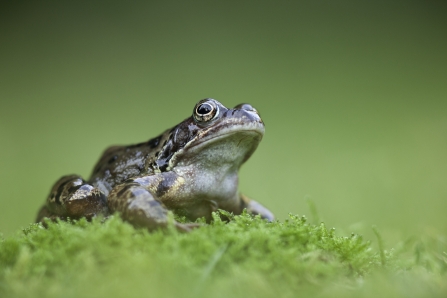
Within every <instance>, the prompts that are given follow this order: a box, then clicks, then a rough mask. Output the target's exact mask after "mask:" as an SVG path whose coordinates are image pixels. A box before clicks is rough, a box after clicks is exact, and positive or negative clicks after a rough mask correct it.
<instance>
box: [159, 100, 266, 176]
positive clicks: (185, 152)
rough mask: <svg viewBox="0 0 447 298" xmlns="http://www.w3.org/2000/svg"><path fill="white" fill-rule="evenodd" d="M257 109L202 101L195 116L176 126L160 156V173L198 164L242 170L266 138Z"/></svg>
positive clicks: (215, 101)
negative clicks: (264, 137) (263, 138)
mask: <svg viewBox="0 0 447 298" xmlns="http://www.w3.org/2000/svg"><path fill="white" fill-rule="evenodd" d="M264 130H265V129H264V123H263V122H262V119H261V117H260V116H259V114H258V112H257V111H256V109H255V108H253V107H252V106H251V105H249V104H239V105H237V106H235V107H234V108H232V109H228V108H226V107H225V106H224V105H222V104H221V103H220V102H218V101H217V100H215V99H212V98H207V99H203V100H201V101H199V102H198V103H197V104H196V105H195V107H194V109H193V113H192V116H191V117H189V118H187V119H186V120H185V121H183V122H182V123H180V124H179V125H177V126H175V127H174V128H173V129H171V131H170V137H169V140H168V142H167V143H166V145H165V146H164V147H163V149H162V151H161V152H160V155H159V156H158V160H157V165H158V167H159V168H160V170H162V171H163V170H170V169H172V168H174V167H176V166H188V165H196V166H197V167H199V168H200V169H203V170H206V169H216V170H217V169H218V168H232V169H236V170H237V169H238V168H239V167H240V166H241V164H242V163H244V162H245V161H246V160H247V159H248V158H249V157H250V156H251V154H252V153H253V152H254V151H255V149H256V147H257V146H258V144H259V142H260V141H261V139H262V136H263V135H264Z"/></svg>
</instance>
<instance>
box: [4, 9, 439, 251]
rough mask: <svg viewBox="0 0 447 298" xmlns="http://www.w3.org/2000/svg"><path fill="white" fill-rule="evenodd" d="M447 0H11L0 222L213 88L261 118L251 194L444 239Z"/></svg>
mask: <svg viewBox="0 0 447 298" xmlns="http://www.w3.org/2000/svg"><path fill="white" fill-rule="evenodd" d="M445 3H446V2H445V1H439V2H435V1H424V2H422V1H384V2H379V1H369V2H367V1H350V2H348V1H306V2H298V1H271V2H267V1H244V2H240V1H222V2H218V1H190V2H184V1H176V2H173V1H146V2H132V1H130V2H127V1H121V2H112V1H107V2H106V1H104V2H102V3H97V2H92V1H85V2H82V1H73V2H72V3H70V2H62V1H55V2H41V1H39V2H37V1H27V2H25V1H14V2H13V3H12V4H5V3H3V4H1V5H2V6H1V7H0V37H1V44H0V100H1V104H0V136H1V147H0V166H1V169H0V175H1V177H0V178H1V188H0V232H2V233H4V234H5V235H10V234H11V233H13V232H14V231H16V230H18V229H19V228H21V227H25V226H26V225H27V224H28V223H30V222H32V221H33V220H34V217H35V215H36V212H37V210H38V208H39V206H40V205H41V204H43V202H44V200H45V197H46V195H47V194H48V192H49V189H50V187H51V186H52V184H53V183H54V182H55V181H56V180H57V179H58V178H59V177H60V176H62V175H65V174H70V173H78V174H81V175H83V176H84V177H88V176H89V174H90V171H91V170H92V167H93V165H94V163H95V162H96V160H97V159H98V158H99V155H100V154H101V152H102V150H103V149H105V148H106V147H107V146H109V145H112V144H126V143H136V142H141V141H144V140H147V139H149V138H151V137H153V136H155V135H157V134H158V133H160V132H162V131H163V130H165V129H167V128H169V127H171V126H173V125H175V124H177V123H178V122H180V121H181V120H183V119H184V118H186V117H188V116H189V115H190V113H191V111H192V108H193V106H194V104H195V103H196V102H197V101H198V100H199V99H202V98H205V97H213V98H216V99H218V100H220V101H221V102H222V103H223V104H224V105H227V106H234V105H236V104H238V103H240V102H249V103H251V104H252V105H253V106H255V107H256V108H257V109H258V110H259V111H260V112H261V115H262V117H263V119H264V121H265V123H266V135H265V138H264V140H263V142H262V143H261V145H260V147H259V149H258V151H257V152H256V153H255V155H254V156H253V157H252V158H251V159H250V160H249V162H248V163H247V164H246V165H245V166H244V167H243V168H242V172H241V179H240V181H241V189H242V191H243V192H244V193H246V194H247V195H249V196H251V197H253V198H256V199H257V200H258V201H260V202H262V203H264V204H265V205H266V206H268V207H269V208H270V209H271V210H272V211H273V212H274V213H275V214H276V215H277V216H278V218H279V219H281V220H283V219H285V218H286V216H287V214H288V213H289V212H291V213H295V214H306V215H309V216H310V211H309V208H308V206H307V204H306V199H307V198H311V199H312V200H313V201H314V202H315V204H316V205H317V208H318V210H319V213H320V216H321V219H322V220H324V221H325V222H326V223H327V224H328V225H329V226H334V227H336V228H337V229H339V230H342V231H346V232H359V233H363V234H365V235H366V236H367V237H370V236H371V233H370V230H371V229H370V227H371V225H373V224H376V225H378V227H379V229H380V230H382V231H383V232H384V234H385V237H386V240H387V241H388V244H390V245H393V244H394V243H395V242H396V241H398V240H399V239H404V238H405V237H408V236H411V235H416V234H417V233H421V232H422V233H427V232H429V233H432V232H435V233H442V234H444V233H446V232H447V218H446V212H447V17H446V16H447V14H446V13H447V6H446V5H445Z"/></svg>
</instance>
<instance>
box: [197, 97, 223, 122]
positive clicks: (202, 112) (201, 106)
mask: <svg viewBox="0 0 447 298" xmlns="http://www.w3.org/2000/svg"><path fill="white" fill-rule="evenodd" d="M218 114H219V109H218V107H217V106H216V104H215V103H214V102H212V101H200V102H199V103H198V104H197V105H196V107H195V108H194V113H193V116H194V119H195V120H196V121H197V122H206V121H210V120H212V119H214V118H216V117H217V115H218Z"/></svg>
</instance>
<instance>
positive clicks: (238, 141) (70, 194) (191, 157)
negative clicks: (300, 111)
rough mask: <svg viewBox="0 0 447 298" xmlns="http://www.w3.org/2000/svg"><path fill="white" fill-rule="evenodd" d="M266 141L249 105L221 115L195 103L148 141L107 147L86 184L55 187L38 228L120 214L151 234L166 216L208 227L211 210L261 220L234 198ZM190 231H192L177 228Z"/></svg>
mask: <svg viewBox="0 0 447 298" xmlns="http://www.w3.org/2000/svg"><path fill="white" fill-rule="evenodd" d="M263 135H264V123H263V122H262V120H261V118H260V116H259V114H258V112H257V111H256V109H254V108H253V107H252V106H251V105H249V104H240V105H238V106H236V107H235V108H233V109H227V108H226V107H224V106H223V105H222V104H221V103H220V102H218V101H217V100H214V99H211V98H207V99H203V100H201V101H199V102H198V103H197V104H196V106H195V107H194V110H193V114H192V116H191V117H189V118H187V119H186V120H184V121H183V122H181V123H180V124H178V125H177V126H175V127H173V128H171V129H169V130H167V131H165V132H164V133H163V134H161V135H159V136H157V137H155V138H153V139H150V140H149V141H146V142H143V143H139V144H135V145H130V146H113V147H110V148H108V149H107V150H106V151H105V152H104V153H103V155H102V157H101V158H100V160H99V161H98V163H97V164H96V166H95V167H94V169H93V173H92V175H91V177H90V179H89V180H87V181H85V180H83V179H82V178H81V177H80V176H77V175H69V176H64V177H62V178H60V179H59V180H58V181H57V182H56V183H55V184H54V186H53V188H52V190H51V192H50V194H49V196H48V198H47V200H46V202H45V205H44V206H43V207H42V208H41V209H40V211H39V214H38V216H37V221H38V222H40V221H43V219H44V218H50V219H52V220H55V219H58V218H60V219H66V218H72V219H77V218H80V217H86V218H88V219H90V218H92V217H94V216H96V215H99V214H102V215H104V216H108V215H109V214H112V213H114V212H119V214H120V215H121V217H122V218H123V219H124V220H126V221H128V222H130V223H131V224H133V225H134V226H138V227H145V228H147V229H149V230H154V229H157V228H164V227H166V226H167V224H168V210H171V211H172V212H174V213H176V214H178V215H181V216H185V217H186V218H187V219H189V220H191V221H194V220H196V219H197V218H200V217H204V218H205V219H206V220H207V221H210V220H211V213H212V212H213V211H216V210H217V209H223V210H227V211H229V212H232V213H234V214H240V213H241V212H242V210H243V209H247V210H248V211H249V212H251V213H253V214H259V215H261V217H263V218H265V219H267V220H273V218H274V216H273V214H272V213H271V212H270V211H269V210H267V209H266V208H265V207H263V206H262V205H261V204H259V203H257V202H256V201H254V200H250V199H249V198H247V197H245V196H244V195H241V194H240V193H239V191H238V171H239V168H240V166H241V165H242V164H243V163H244V162H245V161H246V160H247V159H248V158H249V157H250V156H251V154H252V153H253V152H254V151H255V149H256V147H257V146H258V144H259V142H260V141H261V139H262V136H263ZM175 226H176V227H177V229H179V230H181V231H188V230H190V229H191V228H193V227H196V226H197V225H196V224H180V223H177V222H175Z"/></svg>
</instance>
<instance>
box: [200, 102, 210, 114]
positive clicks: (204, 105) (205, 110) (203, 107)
mask: <svg viewBox="0 0 447 298" xmlns="http://www.w3.org/2000/svg"><path fill="white" fill-rule="evenodd" d="M212 110H213V107H212V106H211V105H210V104H208V103H202V104H201V105H200V106H198V107H197V114H199V115H200V116H204V115H206V114H209V113H211V111H212Z"/></svg>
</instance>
